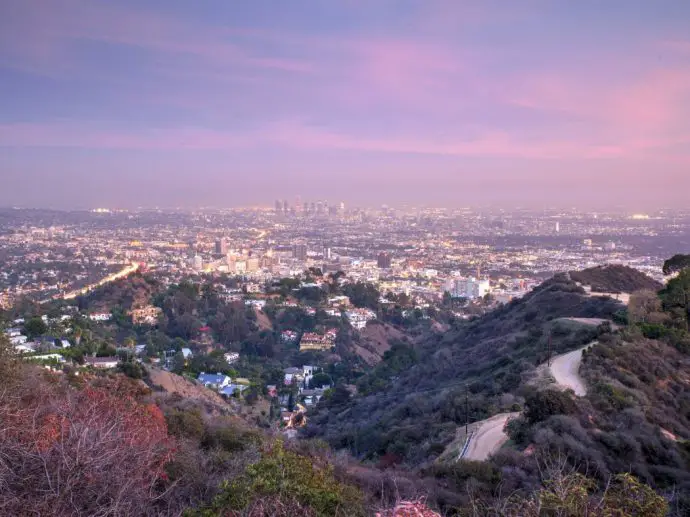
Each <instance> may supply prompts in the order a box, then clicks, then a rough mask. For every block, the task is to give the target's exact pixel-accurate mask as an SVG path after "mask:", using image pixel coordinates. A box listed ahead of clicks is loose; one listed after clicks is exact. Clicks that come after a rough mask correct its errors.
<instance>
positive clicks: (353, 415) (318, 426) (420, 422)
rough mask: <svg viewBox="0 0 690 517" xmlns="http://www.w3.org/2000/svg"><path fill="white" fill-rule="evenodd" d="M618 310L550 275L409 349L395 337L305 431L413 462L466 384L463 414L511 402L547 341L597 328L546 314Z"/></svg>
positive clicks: (565, 340)
mask: <svg viewBox="0 0 690 517" xmlns="http://www.w3.org/2000/svg"><path fill="white" fill-rule="evenodd" d="M620 308H621V305H620V304H618V302H616V301H614V300H612V299H607V298H591V297H588V296H586V294H585V292H584V290H583V289H582V288H580V287H578V286H577V285H576V284H575V282H573V281H572V280H569V279H568V277H567V276H566V275H558V276H556V277H554V278H553V279H551V280H549V281H547V282H545V283H543V284H542V285H540V286H539V287H537V288H536V289H534V290H533V291H532V292H531V293H529V294H528V295H527V296H525V297H524V298H523V299H520V300H515V301H513V302H511V303H510V304H508V305H505V306H502V307H500V308H498V309H496V310H495V311H493V312H491V313H489V314H487V315H485V316H483V317H481V318H478V319H476V320H474V321H471V322H469V323H466V324H464V325H463V326H460V327H456V328H454V329H451V330H450V331H448V332H446V333H444V334H442V335H439V334H437V335H433V336H432V337H430V338H429V339H428V340H427V341H426V342H425V343H423V344H422V345H421V346H417V347H415V350H411V349H409V348H408V347H406V346H405V345H403V344H400V345H398V346H396V347H395V348H393V349H391V350H390V351H389V352H387V354H386V357H385V358H384V361H382V362H381V363H380V364H378V365H377V367H376V368H375V369H374V370H373V371H372V372H371V373H369V374H367V375H366V376H365V377H364V378H363V379H361V380H360V381H359V382H358V387H359V389H360V393H363V394H364V395H360V396H355V397H354V398H352V399H351V400H349V397H348V396H347V394H342V395H343V396H338V397H334V398H333V399H332V400H330V401H329V402H327V403H326V404H324V405H323V406H322V407H321V408H320V409H319V411H318V412H317V414H316V415H315V416H314V417H313V418H312V425H311V426H310V428H309V429H308V431H307V432H308V433H312V434H315V435H321V436H324V437H325V438H326V439H328V440H329V441H330V443H331V444H332V445H333V446H335V447H337V448H342V447H347V448H349V449H350V450H351V451H352V452H353V453H355V454H356V455H358V456H360V457H365V458H375V457H378V456H382V455H386V454H392V455H395V456H396V457H398V458H400V460H407V461H410V462H413V463H419V462H423V461H425V460H428V459H431V458H434V457H436V456H437V455H438V454H439V453H440V452H441V451H442V450H443V448H444V446H445V445H446V444H447V443H448V442H449V441H450V440H451V439H452V438H453V436H454V435H455V430H456V427H457V426H458V425H459V424H463V423H464V422H465V407H464V406H465V405H464V399H465V386H467V390H468V391H469V397H468V398H469V406H470V420H472V421H475V420H482V419H484V418H487V417H489V416H491V415H493V414H495V413H499V412H502V411H510V410H513V409H514V408H515V407H519V405H520V404H519V403H520V400H519V397H516V396H515V395H514V392H516V390H518V388H519V387H520V386H521V385H522V384H523V382H524V380H525V379H527V378H529V377H530V376H531V375H532V374H533V372H534V370H535V368H536V366H537V365H538V364H539V363H541V362H543V361H545V360H546V358H547V355H548V353H549V349H550V350H551V353H553V354H556V353H560V352H565V351H568V350H571V349H574V348H576V347H578V346H581V345H584V344H587V343H589V342H590V341H592V340H593V339H595V338H596V337H597V336H598V335H599V334H600V333H601V332H603V331H604V329H601V328H598V327H587V326H579V325H569V324H567V323H566V322H561V321H554V320H557V319H558V318H563V317H583V318H611V317H612V315H613V314H614V313H615V312H616V311H618V310H619V309H620ZM549 335H551V336H552V338H551V344H550V346H549ZM329 404H330V407H327V406H328V405H329Z"/></svg>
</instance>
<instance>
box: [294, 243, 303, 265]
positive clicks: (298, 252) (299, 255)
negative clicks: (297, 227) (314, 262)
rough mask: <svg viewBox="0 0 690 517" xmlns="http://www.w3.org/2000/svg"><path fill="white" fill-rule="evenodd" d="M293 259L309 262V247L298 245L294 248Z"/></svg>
mask: <svg viewBox="0 0 690 517" xmlns="http://www.w3.org/2000/svg"><path fill="white" fill-rule="evenodd" d="M292 257H293V258H296V259H297V260H302V261H304V260H307V245H306V244H304V243H301V242H299V243H297V244H295V245H293V246H292Z"/></svg>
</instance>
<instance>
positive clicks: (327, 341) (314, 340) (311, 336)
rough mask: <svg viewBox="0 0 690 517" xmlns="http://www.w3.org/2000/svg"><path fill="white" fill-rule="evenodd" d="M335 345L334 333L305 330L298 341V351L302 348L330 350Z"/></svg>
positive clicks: (302, 349)
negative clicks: (317, 332)
mask: <svg viewBox="0 0 690 517" xmlns="http://www.w3.org/2000/svg"><path fill="white" fill-rule="evenodd" d="M334 346H335V335H334V334H329V333H326V334H323V335H321V334H316V333H315V332H305V333H304V334H302V339H301V340H300V343H299V349H300V352H302V351H304V350H319V351H324V350H330V349H332V348H333V347H334Z"/></svg>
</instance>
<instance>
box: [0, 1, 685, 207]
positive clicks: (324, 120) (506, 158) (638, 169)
mask: <svg viewBox="0 0 690 517" xmlns="http://www.w3.org/2000/svg"><path fill="white" fill-rule="evenodd" d="M1 10H2V12H3V16H1V17H0V84H2V91H3V93H4V94H5V95H4V98H5V99H6V101H5V103H4V109H3V110H2V114H1V115H0V174H1V175H2V178H3V189H2V192H1V193H0V206H23V207H46V208H60V209H65V208H93V207H96V206H107V207H118V208H129V209H132V208H135V207H139V206H145V207H155V206H164V207H176V206H179V207H187V208H190V207H198V206H216V207H233V206H248V205H263V206H270V205H271V203H272V201H271V200H273V199H289V200H293V199H294V198H295V196H296V195H301V196H302V197H303V199H305V200H306V199H314V200H317V199H324V198H326V199H333V200H334V201H335V200H337V201H338V202H339V201H340V200H343V201H345V203H346V204H347V205H349V206H353V205H354V206H377V205H380V204H381V203H382V202H386V203H389V204H391V205H400V204H404V203H406V204H414V205H428V206H448V207H459V206H467V205H471V206H478V205H482V206H485V205H486V206H502V205H505V206H509V207H515V206H525V207H546V206H559V207H561V206H562V207H569V206H573V205H576V206H579V207H583V208H585V207H587V208H600V209H601V208H605V207H608V206H614V205H615V206H621V207H624V208H626V209H628V210H640V211H642V210H644V211H647V210H652V209H654V208H658V207H683V206H685V204H687V202H686V201H685V199H684V194H685V192H686V191H687V189H688V188H689V187H690V174H689V173H688V171H689V169H690V152H689V151H688V149H690V147H689V146H688V145H687V144H688V143H690V122H688V120H690V117H688V115H689V114H690V39H688V37H687V27H686V23H685V22H686V20H687V19H688V15H689V14H690V5H688V4H686V3H684V2H681V1H676V2H668V3H666V4H664V9H663V10H662V9H659V8H658V6H655V5H653V4H649V3H646V2H612V3H610V4H607V5H605V6H601V5H595V4H594V3H587V2H584V3H578V4H571V3H566V2H558V3H549V4H545V3H541V2H537V1H534V2H532V1H530V2H524V3H521V4H520V5H516V4H515V3H508V2H490V3H459V2H449V1H434V2H414V1H411V2H405V3H397V2H391V1H383V2H380V3H376V4H375V5H373V6H372V5H370V4H368V3H364V2H358V1H355V0H353V1H349V2H345V3H341V4H338V5H335V4H321V3H315V2H307V1H300V2H294V3H291V4H290V5H289V6H286V5H284V4H280V3H276V4H274V5H273V6H272V8H271V9H268V8H266V7H262V6H258V5H241V6H230V5H218V4H214V3H210V2H195V3H194V4H193V5H192V4H188V3H186V2H176V1H172V2H164V3H162V2H151V3H147V4H142V3H140V2H133V1H125V2H119V3H118V4H103V3H91V2H85V1H82V0H59V1H51V2H45V1H31V2H26V1H16V0H10V1H7V2H4V3H3V7H2V8H1ZM291 203H292V201H291Z"/></svg>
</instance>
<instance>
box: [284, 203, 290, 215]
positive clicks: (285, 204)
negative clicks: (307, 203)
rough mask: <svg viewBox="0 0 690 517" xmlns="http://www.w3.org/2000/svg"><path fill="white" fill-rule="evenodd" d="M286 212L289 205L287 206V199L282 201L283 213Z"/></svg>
mask: <svg viewBox="0 0 690 517" xmlns="http://www.w3.org/2000/svg"><path fill="white" fill-rule="evenodd" d="M288 210H290V205H288V202H287V199H284V200H283V212H284V213H286V214H287V213H288Z"/></svg>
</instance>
